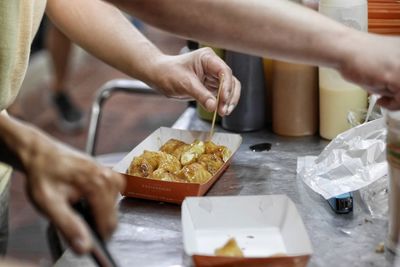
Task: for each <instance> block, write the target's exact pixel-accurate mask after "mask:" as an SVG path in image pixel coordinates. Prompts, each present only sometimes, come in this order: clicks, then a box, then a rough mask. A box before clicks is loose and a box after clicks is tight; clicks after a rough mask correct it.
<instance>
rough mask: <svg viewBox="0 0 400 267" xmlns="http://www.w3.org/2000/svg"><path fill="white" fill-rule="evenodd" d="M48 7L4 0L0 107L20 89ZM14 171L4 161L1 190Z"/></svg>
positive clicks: (30, 0)
mask: <svg viewBox="0 0 400 267" xmlns="http://www.w3.org/2000/svg"><path fill="white" fill-rule="evenodd" d="M45 7H46V0H0V111H2V110H4V109H6V108H7V107H8V106H9V105H10V104H11V103H12V102H13V101H14V99H15V97H16V96H17V94H18V92H19V89H20V87H21V84H22V81H23V79H24V76H25V73H26V69H27V67H28V60H29V54H30V46H31V43H32V40H33V37H34V36H35V34H36V32H37V30H38V27H39V24H40V21H41V19H42V17H43V13H44V9H45ZM10 174H11V168H9V167H7V166H5V165H3V164H0V194H1V192H3V190H4V188H5V186H6V185H7V181H8V180H9V177H10ZM0 205H1V203H0Z"/></svg>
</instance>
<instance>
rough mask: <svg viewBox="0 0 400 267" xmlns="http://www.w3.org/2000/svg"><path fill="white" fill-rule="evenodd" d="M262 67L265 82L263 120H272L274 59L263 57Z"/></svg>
mask: <svg viewBox="0 0 400 267" xmlns="http://www.w3.org/2000/svg"><path fill="white" fill-rule="evenodd" d="M263 67H264V83H265V121H266V123H271V122H272V85H273V82H274V80H273V78H274V77H273V70H274V60H272V59H270V58H264V59H263Z"/></svg>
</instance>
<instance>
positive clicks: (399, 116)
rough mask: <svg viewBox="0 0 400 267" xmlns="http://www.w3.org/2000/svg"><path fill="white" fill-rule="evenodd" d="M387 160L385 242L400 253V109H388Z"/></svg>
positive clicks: (393, 250) (390, 248)
mask: <svg viewBox="0 0 400 267" xmlns="http://www.w3.org/2000/svg"><path fill="white" fill-rule="evenodd" d="M386 124H387V129H388V133H387V142H386V143H387V147H386V153H387V161H388V165H389V230H388V236H387V239H386V242H385V247H387V248H388V249H389V250H391V251H392V252H394V253H396V254H399V252H400V251H399V246H398V245H399V235H400V111H388V112H387V114H386Z"/></svg>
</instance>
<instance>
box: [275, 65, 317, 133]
mask: <svg viewBox="0 0 400 267" xmlns="http://www.w3.org/2000/svg"><path fill="white" fill-rule="evenodd" d="M273 80H274V83H273V86H272V130H273V131H274V132H275V133H276V134H279V135H284V136H306V135H313V134H315V133H316V132H317V130H318V68H317V67H313V66H306V65H300V64H293V63H287V62H282V61H275V63H274V68H273Z"/></svg>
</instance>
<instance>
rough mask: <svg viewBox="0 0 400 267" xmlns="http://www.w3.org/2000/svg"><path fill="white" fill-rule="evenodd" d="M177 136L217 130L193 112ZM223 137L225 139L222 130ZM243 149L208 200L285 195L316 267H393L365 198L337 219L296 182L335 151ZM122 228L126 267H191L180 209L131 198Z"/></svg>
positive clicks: (79, 261)
mask: <svg viewBox="0 0 400 267" xmlns="http://www.w3.org/2000/svg"><path fill="white" fill-rule="evenodd" d="M173 127H175V128H183V129H190V130H203V131H208V130H209V128H210V124H209V123H208V122H204V121H202V120H200V119H198V118H197V116H196V114H195V110H194V109H193V108H188V109H187V110H186V112H185V113H184V114H183V115H182V116H181V117H180V118H179V119H178V121H177V122H176V123H175V124H174V126H173ZM216 130H217V131H224V130H223V129H221V128H217V129H216ZM242 137H243V143H242V145H241V146H240V148H239V150H238V151H237V153H236V154H235V156H234V158H233V161H232V164H231V166H230V167H229V168H228V169H227V171H226V172H225V173H224V174H223V175H222V177H221V178H220V179H219V180H218V181H217V182H216V183H215V184H214V186H213V187H212V188H211V190H210V191H209V192H208V193H207V195H208V196H217V195H264V194H285V195H287V196H289V197H290V198H291V199H292V200H293V202H294V203H295V205H296V207H297V209H298V211H299V213H300V215H301V217H302V219H303V222H304V224H305V227H306V229H307V231H308V234H309V237H310V239H311V243H312V246H313V250H314V253H313V255H312V257H311V260H310V262H309V265H308V266H310V267H314V266H315V267H316V266H318V267H328V266H332V267H337V266H339V265H341V266H363V267H364V266H380V267H384V266H392V265H393V256H392V255H391V253H388V252H385V253H376V252H375V248H376V246H377V245H378V244H379V243H380V242H383V241H385V238H386V233H387V220H386V219H377V218H374V217H372V216H371V215H370V214H369V212H368V210H367V209H366V208H365V205H364V204H363V203H362V201H361V199H360V198H359V197H358V195H357V194H355V196H354V202H355V203H354V211H353V212H352V213H351V214H347V215H338V214H335V213H334V212H333V211H332V210H331V208H330V206H329V205H328V203H327V202H326V201H325V200H324V199H323V198H322V197H321V196H319V195H318V194H316V193H314V192H313V191H312V190H311V189H309V188H308V187H307V186H306V185H305V184H304V183H303V181H301V180H300V179H297V177H296V165H297V158H298V157H299V156H305V155H318V154H319V153H320V152H321V150H322V149H323V148H324V147H325V146H326V145H327V144H328V142H327V141H325V140H322V139H320V138H319V137H317V136H312V137H301V138H287V137H280V136H277V135H275V134H273V133H271V131H269V130H263V131H257V132H252V133H244V134H242ZM264 142H267V143H270V144H271V145H272V147H271V150H269V151H264V152H260V153H255V152H252V151H251V150H250V149H249V146H250V145H252V144H256V143H264ZM119 213H120V215H119V216H120V217H119V226H118V229H117V231H116V232H115V234H114V236H113V238H112V240H111V241H110V242H109V249H110V251H111V253H112V255H113V256H114V258H115V259H116V261H117V262H118V265H119V266H142V267H146V266H149V267H150V266H154V267H161V266H183V265H184V262H185V261H184V258H185V256H184V252H183V245H182V232H181V217H180V206H179V205H174V204H168V203H160V202H154V201H147V200H140V199H128V198H123V199H121V200H120V202H119ZM56 266H60V267H64V266H95V265H94V263H93V262H92V261H91V259H90V258H88V257H76V256H75V255H73V254H72V253H71V252H70V251H69V250H67V251H66V252H65V254H64V255H63V257H62V258H61V259H60V260H59V261H58V262H57V263H56Z"/></svg>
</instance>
